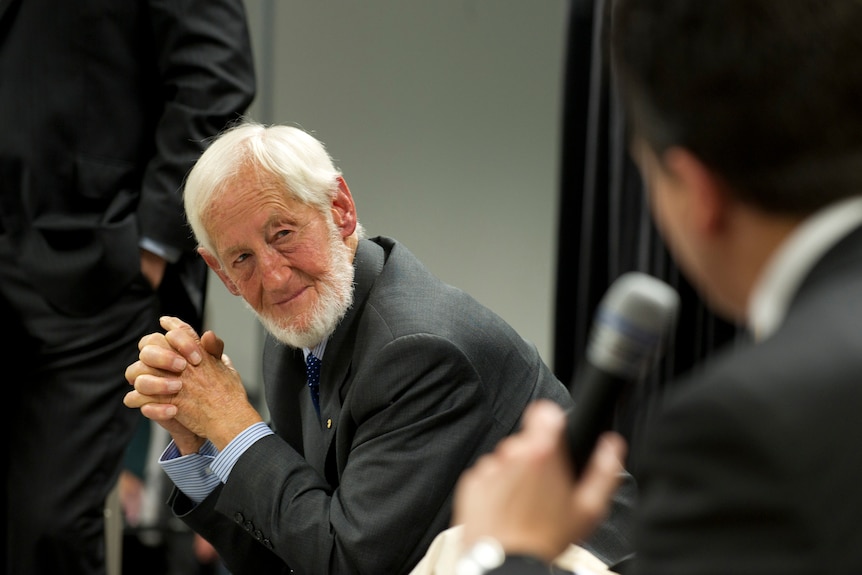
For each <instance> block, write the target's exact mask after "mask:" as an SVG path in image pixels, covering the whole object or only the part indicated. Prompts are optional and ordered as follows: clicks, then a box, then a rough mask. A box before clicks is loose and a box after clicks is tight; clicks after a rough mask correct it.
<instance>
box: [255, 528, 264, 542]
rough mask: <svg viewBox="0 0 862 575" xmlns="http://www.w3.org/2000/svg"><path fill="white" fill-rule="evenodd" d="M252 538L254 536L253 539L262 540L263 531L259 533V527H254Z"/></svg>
mask: <svg viewBox="0 0 862 575" xmlns="http://www.w3.org/2000/svg"><path fill="white" fill-rule="evenodd" d="M254 538H255V539H257V540H258V541H262V540H263V533H261V531H260V529H256V530H255V532H254Z"/></svg>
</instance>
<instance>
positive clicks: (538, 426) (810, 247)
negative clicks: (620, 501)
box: [455, 0, 862, 575]
mask: <svg viewBox="0 0 862 575" xmlns="http://www.w3.org/2000/svg"><path fill="white" fill-rule="evenodd" d="M613 26H614V30H613V56H614V64H615V73H616V74H617V77H618V80H619V85H620V90H621V95H622V97H623V101H624V102H625V105H626V107H627V112H628V113H629V114H630V116H631V119H632V125H633V129H634V133H633V135H632V136H633V137H632V152H633V155H634V158H635V159H636V161H637V162H638V164H639V167H640V169H641V171H642V173H643V175H644V179H645V181H646V182H647V184H648V188H649V190H648V193H649V199H650V202H651V208H652V212H653V215H654V217H655V221H656V223H657V225H658V227H659V229H660V231H661V232H662V235H663V237H664V239H665V241H666V242H667V244H668V246H669V248H670V250H671V252H672V253H673V255H674V257H675V259H676V260H677V262H678V263H679V265H680V267H681V269H683V270H684V272H685V273H686V274H687V276H688V277H689V278H690V279H691V280H692V283H693V284H694V285H696V286H697V287H698V289H699V291H700V292H701V293H702V294H703V296H704V297H705V298H706V299H707V301H709V302H710V304H711V305H712V307H713V308H714V309H715V310H716V311H718V312H720V313H722V314H723V315H724V316H726V317H728V318H730V319H733V320H734V321H739V322H744V323H745V325H746V326H747V327H748V329H749V331H750V333H751V335H752V340H753V341H752V342H751V343H750V344H747V345H744V346H736V347H734V349H730V350H727V352H726V353H723V354H720V355H719V356H717V357H715V358H714V359H712V360H711V361H709V362H708V363H707V364H706V365H704V366H703V368H702V369H699V370H698V371H697V372H696V373H693V374H692V375H691V376H690V377H688V378H686V379H685V380H683V381H679V382H676V383H675V384H674V386H673V387H672V389H671V391H670V392H669V393H668V394H667V395H666V397H664V398H663V401H662V403H661V404H660V407H659V408H658V410H657V412H656V414H655V417H652V418H651V419H650V423H649V424H648V426H647V429H646V430H645V435H644V438H645V439H644V441H643V443H642V444H637V445H635V446H633V448H634V449H638V450H640V460H641V461H642V462H643V468H642V469H643V473H642V474H640V475H639V476H638V478H637V479H638V481H639V485H640V487H641V503H640V508H639V522H638V528H637V537H636V541H635V549H636V559H635V561H634V571H635V572H636V573H638V574H657V575H658V574H661V575H667V574H673V573H680V574H694V573H716V574H726V573H757V574H760V575H762V574H766V573H775V574H779V573H780V574H782V575H786V574H788V573H858V572H860V571H862V530H860V529H859V527H858V510H859V509H862V495H859V490H858V485H859V484H860V483H862V462H860V461H859V460H858V458H856V457H854V456H853V454H854V453H855V451H856V443H857V438H858V437H859V436H860V434H862V424H860V419H859V413H860V412H862V385H860V383H859V380H860V374H862V328H860V326H862V106H860V105H859V102H860V97H862V65H860V62H862V35H860V34H859V30H860V29H862V2H858V1H855V0H854V1H848V0H825V1H824V0H794V1H792V2H785V1H780V0H724V1H709V0H697V1H695V0H620V1H618V2H615V12H614V18H613ZM531 414H532V415H531V416H530V417H527V418H526V427H525V430H524V431H523V433H519V434H518V435H516V436H515V437H512V438H510V439H507V440H504V441H503V442H502V444H501V445H500V446H499V447H498V449H497V450H496V451H495V452H494V454H493V455H492V456H489V457H487V458H485V459H483V460H481V461H480V462H479V463H478V465H477V466H476V467H475V468H473V469H471V470H470V471H468V472H467V473H466V474H465V475H464V478H463V480H462V482H461V483H460V486H459V490H458V496H457V501H456V514H455V521H456V522H460V523H464V524H465V532H466V534H467V539H468V540H469V541H471V542H472V541H478V540H480V538H481V537H485V538H488V539H482V540H481V541H482V542H483V543H484V544H485V548H491V549H496V550H497V553H495V554H492V555H495V556H496V559H495V560H491V561H489V562H488V563H486V565H496V564H497V563H499V562H501V561H503V559H504V557H503V553H504V552H508V553H510V554H521V555H526V556H528V557H529V558H528V559H524V558H523V557H521V558H515V557H510V558H509V559H508V560H506V561H505V563H504V564H503V565H502V566H500V567H499V568H498V569H497V570H494V571H493V572H494V573H543V572H546V569H547V567H544V563H546V562H547V561H549V560H550V558H551V557H552V556H553V554H554V553H556V552H559V551H560V549H561V548H560V546H561V545H563V544H564V543H565V542H566V541H571V540H573V539H576V538H579V537H582V536H584V534H585V533H587V532H588V531H589V525H590V524H591V523H592V522H593V521H594V520H595V518H596V517H597V516H600V514H601V511H602V503H603V501H604V499H602V497H605V496H606V495H607V493H609V492H610V490H608V489H606V488H604V489H603V488H602V487H601V486H602V485H605V484H612V482H613V477H614V476H613V474H612V473H608V470H609V469H612V462H613V459H614V457H615V456H619V454H620V453H621V447H620V445H619V440H618V439H611V440H610V441H609V442H608V443H605V444H603V446H602V448H600V450H599V453H598V455H597V458H596V460H595V461H594V462H593V463H594V467H593V472H587V474H586V475H585V478H584V481H583V482H580V483H579V482H576V481H575V479H574V477H573V476H572V474H571V472H570V471H569V468H568V467H567V466H565V465H563V462H564V461H566V456H565V446H564V445H563V442H562V435H561V434H562V429H563V420H562V416H561V414H560V413H559V409H558V408H556V407H553V406H549V405H547V404H545V405H542V406H539V407H538V408H537V409H536V411H535V412H533V411H532V410H531ZM549 436H550V437H551V438H552V439H548V437H549ZM609 461H610V462H611V463H609ZM544 497H552V498H553V500H554V501H556V502H557V503H558V504H559V505H560V506H564V507H565V508H566V509H567V510H568V512H567V513H559V512H558V510H556V509H555V508H554V507H553V506H549V505H539V504H538V501H539V500H541V499H543V498H544ZM594 497H597V499H593V498H594ZM509 501H521V502H524V501H527V502H529V501H535V502H537V503H536V504H535V505H528V504H520V505H510V504H508V502H509ZM537 525H542V526H543V527H542V529H543V530H544V531H543V533H544V537H542V538H541V539H539V540H537V539H536V537H535V532H536V530H537V528H536V527H535V526H537ZM494 540H496V541H497V543H496V544H491V545H490V546H489V544H488V542H489V541H490V542H493V541H494ZM468 557H469V556H468ZM465 561H469V558H467V559H465ZM484 571H488V568H484V569H480V570H478V571H474V572H476V573H480V572H484Z"/></svg>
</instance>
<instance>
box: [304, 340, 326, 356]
mask: <svg viewBox="0 0 862 575" xmlns="http://www.w3.org/2000/svg"><path fill="white" fill-rule="evenodd" d="M328 341H329V338H328V337H327V338H326V339H324V340H323V341H321V342H320V343H318V344H317V345H316V346H314V347H313V348H308V347H304V348H302V356H303V357H304V358H305V359H308V354H309V353H314V355H315V356H316V357H317V359H319V360H321V361H323V351H324V350H325V349H326V342H328Z"/></svg>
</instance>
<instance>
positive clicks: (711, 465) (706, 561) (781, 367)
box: [636, 229, 862, 575]
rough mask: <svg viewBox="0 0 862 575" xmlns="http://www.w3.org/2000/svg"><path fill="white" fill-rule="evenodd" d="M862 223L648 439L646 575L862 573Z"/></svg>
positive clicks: (642, 564) (660, 418) (682, 392)
mask: <svg viewBox="0 0 862 575" xmlns="http://www.w3.org/2000/svg"><path fill="white" fill-rule="evenodd" d="M860 437H862V229H857V230H856V231H855V232H853V233H852V234H850V235H849V236H848V237H846V238H844V239H843V240H842V241H841V242H840V243H839V244H838V245H837V246H836V247H834V248H833V249H832V250H830V251H829V253H827V254H826V255H825V256H824V257H823V258H822V259H821V260H820V261H819V262H818V263H817V265H816V266H815V268H814V269H813V270H812V271H811V273H810V274H809V275H808V277H807V278H806V279H805V281H804V283H803V284H802V286H801V287H800V289H799V292H798V294H797V295H796V296H795V297H794V299H793V302H792V305H791V307H790V309H789V312H788V315H787V317H786V318H785V321H784V323H783V324H782V326H781V328H780V329H779V330H778V331H777V332H776V333H775V334H774V335H772V336H771V337H770V338H768V339H767V340H765V341H764V342H762V343H760V344H755V345H751V346H749V347H746V348H745V349H740V350H730V352H729V353H728V354H726V355H725V356H723V357H720V358H716V360H715V361H714V362H711V363H710V365H709V366H708V368H707V369H705V370H704V372H703V373H701V374H695V375H694V376H693V377H692V378H691V379H690V380H688V381H683V382H681V383H680V384H679V385H678V386H677V389H676V392H675V393H674V394H673V396H672V398H671V399H670V400H669V401H668V402H667V403H666V405H665V407H664V408H663V409H662V410H661V412H659V413H658V414H657V417H656V420H655V425H654V429H653V431H652V433H651V434H650V435H649V436H648V438H647V439H646V443H645V445H644V455H643V457H644V459H643V461H644V468H643V475H642V476H640V479H641V480H642V483H643V489H644V491H643V509H642V514H643V522H642V524H641V527H642V528H641V530H640V535H639V544H638V545H637V548H638V560H637V562H636V565H637V566H638V569H637V570H636V572H637V573H639V574H653V573H654V574H659V573H661V574H662V575H669V574H670V575H672V574H674V573H686V574H691V573H715V574H719V573H722V574H726V573H752V574H754V573H757V574H760V575H762V574H768V573H775V574H779V573H780V574H782V575H787V574H793V573H799V574H802V573H862V529H860V527H859V513H860V510H862V491H860V489H859V486H860V484H862V460H860V458H859V457H858V456H857V454H858V444H859V439H860Z"/></svg>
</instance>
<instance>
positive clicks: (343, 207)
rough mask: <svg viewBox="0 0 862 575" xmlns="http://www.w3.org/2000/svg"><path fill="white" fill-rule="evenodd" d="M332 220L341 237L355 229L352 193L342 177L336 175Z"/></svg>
mask: <svg viewBox="0 0 862 575" xmlns="http://www.w3.org/2000/svg"><path fill="white" fill-rule="evenodd" d="M331 211H332V220H333V222H335V227H337V228H338V229H339V231H340V232H341V237H342V238H346V237H348V236H351V235H352V234H353V232H354V231H355V230H356V204H354V203H353V195H352V194H351V193H350V188H348V187H347V182H345V181H344V178H342V177H341V176H338V190H337V191H336V192H335V197H334V198H333V200H332V207H331Z"/></svg>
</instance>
